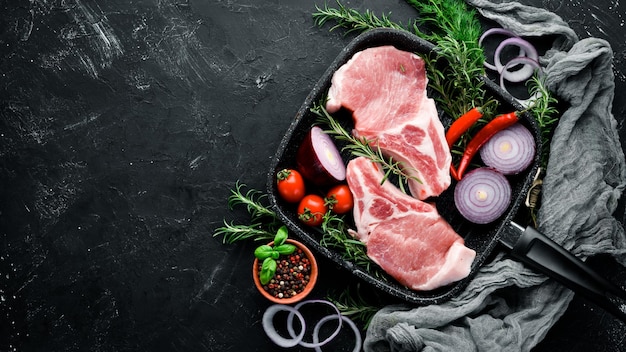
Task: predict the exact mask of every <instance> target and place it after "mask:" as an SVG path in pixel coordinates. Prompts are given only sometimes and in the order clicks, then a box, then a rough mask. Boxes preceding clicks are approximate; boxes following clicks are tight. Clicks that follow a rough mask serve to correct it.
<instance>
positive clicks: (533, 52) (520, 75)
mask: <svg viewBox="0 0 626 352" xmlns="http://www.w3.org/2000/svg"><path fill="white" fill-rule="evenodd" d="M511 45H512V46H517V47H519V48H521V49H523V50H524V52H525V53H526V56H518V57H527V58H529V59H532V60H534V61H535V62H538V61H539V54H538V53H537V49H535V47H534V46H533V45H532V44H530V43H529V42H528V41H526V40H524V39H522V38H519V37H513V38H508V39H505V40H503V41H502V43H500V45H498V47H497V48H496V52H495V53H494V57H493V62H494V65H495V67H496V71H498V73H499V74H500V75H502V77H503V78H504V79H506V80H507V81H509V82H522V81H525V80H527V79H529V78H530V77H532V75H533V74H534V73H535V69H536V67H535V66H534V65H531V64H528V63H527V62H522V61H518V62H515V63H512V61H513V60H514V59H513V60H510V61H508V62H507V63H506V67H507V68H506V69H505V64H503V63H502V59H501V58H500V55H501V54H502V51H503V49H504V48H505V47H507V46H511ZM519 64H522V67H521V68H520V69H519V70H514V71H511V70H509V69H510V68H513V67H515V66H516V65H519Z"/></svg>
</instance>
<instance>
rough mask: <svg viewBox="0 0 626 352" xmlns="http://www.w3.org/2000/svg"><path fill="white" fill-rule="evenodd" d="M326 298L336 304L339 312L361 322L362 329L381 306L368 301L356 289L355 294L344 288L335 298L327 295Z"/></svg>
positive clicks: (365, 327)
mask: <svg viewBox="0 0 626 352" xmlns="http://www.w3.org/2000/svg"><path fill="white" fill-rule="evenodd" d="M328 300H329V301H331V302H332V303H334V304H335V306H337V309H339V311H340V312H341V314H343V315H345V316H347V317H350V318H352V319H353V320H358V321H360V322H361V323H363V330H367V328H368V326H369V324H370V322H371V321H372V318H373V317H374V314H375V313H376V312H378V311H379V310H380V308H381V307H379V306H376V305H372V304H370V303H368V302H367V301H366V300H365V298H363V296H362V295H361V294H360V291H358V289H357V293H356V294H352V292H351V291H350V290H349V289H346V290H344V291H343V292H341V293H340V294H339V296H338V297H337V298H336V299H335V298H333V297H328Z"/></svg>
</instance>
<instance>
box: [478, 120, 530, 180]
mask: <svg viewBox="0 0 626 352" xmlns="http://www.w3.org/2000/svg"><path fill="white" fill-rule="evenodd" d="M479 152H480V157H481V158H482V160H483V162H484V163H485V165H487V166H489V167H491V168H493V169H496V170H498V171H500V172H501V173H503V174H505V175H514V174H518V173H520V172H522V171H524V170H526V168H527V167H528V166H530V164H531V163H532V162H533V159H534V157H535V139H534V138H533V135H532V133H530V131H529V130H528V129H527V128H526V127H524V125H522V124H520V123H516V124H514V125H513V126H510V127H509V128H506V129H504V130H502V131H500V132H498V133H496V134H495V135H494V136H493V137H491V139H489V140H488V141H487V143H485V144H484V145H483V146H482V147H481V148H480V151H479Z"/></svg>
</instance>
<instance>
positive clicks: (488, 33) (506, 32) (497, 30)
mask: <svg viewBox="0 0 626 352" xmlns="http://www.w3.org/2000/svg"><path fill="white" fill-rule="evenodd" d="M494 34H501V35H505V36H508V37H513V38H519V36H518V35H517V34H515V33H513V32H512V31H510V30H508V29H505V28H490V29H488V30H486V31H485V32H484V33H483V34H482V35H481V36H480V38H479V39H478V46H482V44H483V41H484V40H485V38H487V37H489V36H491V35H494ZM517 56H518V57H523V56H526V51H524V48H522V47H519V52H518V54H517ZM484 65H485V67H486V68H488V69H490V70H493V71H497V70H498V69H497V68H496V66H495V65H494V64H490V63H488V62H487V61H486V60H485V63H484Z"/></svg>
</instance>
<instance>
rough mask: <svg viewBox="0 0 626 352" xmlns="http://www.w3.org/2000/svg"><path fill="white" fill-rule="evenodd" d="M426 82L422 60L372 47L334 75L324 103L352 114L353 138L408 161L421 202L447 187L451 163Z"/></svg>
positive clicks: (413, 187)
mask: <svg viewBox="0 0 626 352" xmlns="http://www.w3.org/2000/svg"><path fill="white" fill-rule="evenodd" d="M427 83H428V79H427V77H426V70H425V66H424V60H422V58H420V57H419V56H417V55H415V54H412V53H409V52H406V51H401V50H398V49H396V48H394V47H393V46H381V47H374V48H369V49H365V50H363V51H360V52H358V53H356V54H355V55H354V56H353V57H352V58H351V59H350V60H349V61H348V62H347V63H346V64H344V65H343V66H341V67H340V68H339V69H338V70H337V71H336V72H335V74H334V75H333V77H332V82H331V87H330V90H329V93H328V101H327V104H326V110H327V111H329V112H331V113H332V112H336V111H338V110H339V109H340V108H341V107H343V108H346V109H348V110H350V111H351V112H352V116H353V119H354V130H353V135H354V136H356V137H358V138H363V137H364V138H366V139H367V140H368V141H369V142H370V144H371V145H372V147H374V148H376V147H378V148H380V149H381V150H382V151H383V153H384V154H385V155H386V156H388V157H389V156H391V157H392V158H393V159H394V160H395V161H400V162H403V163H404V167H405V172H407V173H408V174H410V175H411V176H414V177H415V178H417V179H418V180H419V181H416V180H413V179H412V180H410V181H409V190H410V191H411V194H412V195H413V196H414V197H417V198H419V199H426V198H428V197H431V196H437V195H439V194H441V192H443V191H444V190H445V189H446V188H448V186H449V185H450V173H449V170H450V162H451V161H452V156H451V155H450V150H449V148H448V145H447V143H446V140H445V130H444V127H443V125H442V123H441V121H440V120H439V116H438V113H437V109H436V107H435V102H434V100H433V99H430V98H428V96H427V94H426V85H427ZM420 181H421V182H420Z"/></svg>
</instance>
